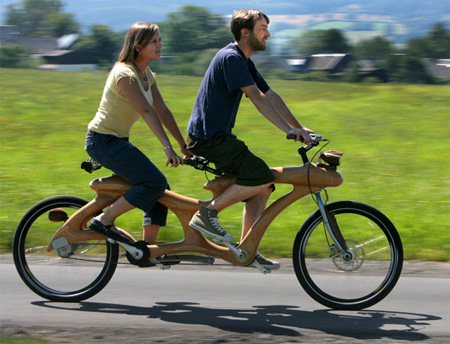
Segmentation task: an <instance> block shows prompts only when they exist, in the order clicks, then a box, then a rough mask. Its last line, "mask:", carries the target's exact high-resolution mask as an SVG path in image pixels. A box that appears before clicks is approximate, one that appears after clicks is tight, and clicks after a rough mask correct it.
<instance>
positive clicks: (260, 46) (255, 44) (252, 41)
mask: <svg viewBox="0 0 450 344" xmlns="http://www.w3.org/2000/svg"><path fill="white" fill-rule="evenodd" d="M248 45H249V46H250V48H251V49H252V50H253V51H258V50H266V45H265V44H264V43H262V42H260V41H258V39H257V38H256V36H255V34H254V33H253V32H252V33H251V34H250V38H249V39H248Z"/></svg>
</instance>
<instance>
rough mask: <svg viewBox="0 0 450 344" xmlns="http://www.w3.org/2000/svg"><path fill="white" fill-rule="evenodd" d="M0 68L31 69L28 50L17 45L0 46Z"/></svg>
mask: <svg viewBox="0 0 450 344" xmlns="http://www.w3.org/2000/svg"><path fill="white" fill-rule="evenodd" d="M0 67H3V68H27V67H31V61H30V51H29V49H27V48H25V47H24V46H21V45H19V44H7V45H4V46H1V47H0Z"/></svg>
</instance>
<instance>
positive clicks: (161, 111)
mask: <svg viewBox="0 0 450 344" xmlns="http://www.w3.org/2000/svg"><path fill="white" fill-rule="evenodd" d="M152 96H153V106H154V108H155V110H156V112H157V113H158V116H159V119H160V120H161V122H162V124H163V125H164V126H165V127H166V128H167V130H168V131H169V132H170V134H171V135H172V136H173V138H174V139H175V140H176V141H177V142H178V145H179V146H180V150H181V152H182V153H183V154H184V155H186V156H191V155H192V154H191V153H190V152H189V151H188V150H187V149H186V142H185V140H184V137H183V135H182V134H181V131H180V129H179V127H178V124H177V122H176V120H175V117H174V116H173V114H172V111H170V109H169V107H168V106H167V105H166V102H165V101H164V99H163V97H162V95H161V92H160V91H159V88H158V86H157V84H156V81H155V83H154V84H153V85H152Z"/></svg>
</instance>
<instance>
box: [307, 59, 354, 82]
mask: <svg viewBox="0 0 450 344" xmlns="http://www.w3.org/2000/svg"><path fill="white" fill-rule="evenodd" d="M352 59H353V58H352V56H351V55H349V54H318V55H312V56H310V57H309V58H308V59H307V61H306V68H307V70H308V71H319V70H320V71H324V72H327V73H328V75H329V76H330V77H340V76H342V75H343V74H344V70H345V68H346V67H347V66H348V64H349V63H350V61H351V60H352Z"/></svg>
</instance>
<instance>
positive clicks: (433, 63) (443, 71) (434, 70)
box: [422, 59, 450, 81]
mask: <svg viewBox="0 0 450 344" xmlns="http://www.w3.org/2000/svg"><path fill="white" fill-rule="evenodd" d="M422 61H423V63H424V64H425V68H426V70H427V71H428V73H429V74H430V75H432V76H434V77H436V78H440V79H445V80H447V81H450V59H438V60H435V59H422Z"/></svg>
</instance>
